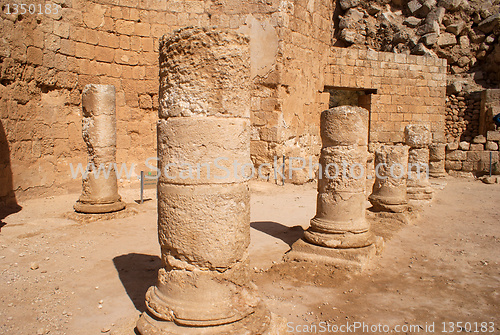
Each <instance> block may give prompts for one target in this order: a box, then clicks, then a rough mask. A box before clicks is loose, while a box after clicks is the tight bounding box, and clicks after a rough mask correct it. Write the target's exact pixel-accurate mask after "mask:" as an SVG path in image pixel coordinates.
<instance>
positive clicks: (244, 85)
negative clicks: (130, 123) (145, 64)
mask: <svg viewBox="0 0 500 335" xmlns="http://www.w3.org/2000/svg"><path fill="white" fill-rule="evenodd" d="M230 42H231V43H234V44H242V43H247V42H248V37H246V36H244V35H241V34H237V35H235V34H231V32H230V31H226V32H223V33H215V32H214V31H212V30H210V29H202V28H195V29H193V30H191V31H190V32H189V33H187V31H186V30H185V31H184V33H180V34H177V35H175V37H170V36H164V37H163V39H162V40H161V44H160V68H162V69H163V68H167V67H168V68H170V69H172V71H169V72H168V73H165V74H163V73H161V71H162V70H160V78H161V79H160V96H159V101H160V108H159V115H160V118H167V117H173V116H192V115H205V116H208V115H217V116H224V117H244V118H249V117H250V104H249V103H248V102H249V100H250V89H249V88H250V86H249V85H250V82H251V81H250V72H249V71H247V70H248V69H247V67H249V66H250V65H249V54H248V53H246V52H245V48H243V49H242V48H227V47H226V46H227V43H230ZM188 49H189V50H190V52H189V53H185V52H181V50H188ZM166 54H169V55H171V56H170V57H169V58H165V57H163V56H161V55H166ZM233 64H245V65H242V66H232V65H233ZM222 68H224V69H225V70H224V71H220V69H222ZM207 87H213V89H214V90H217V92H219V94H213V93H212V92H210V90H207Z"/></svg>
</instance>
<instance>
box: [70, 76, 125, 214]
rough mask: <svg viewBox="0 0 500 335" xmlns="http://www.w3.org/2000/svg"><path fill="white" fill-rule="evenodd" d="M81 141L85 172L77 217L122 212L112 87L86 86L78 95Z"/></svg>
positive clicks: (77, 205) (123, 206)
mask: <svg viewBox="0 0 500 335" xmlns="http://www.w3.org/2000/svg"><path fill="white" fill-rule="evenodd" d="M82 108H83V121H82V132H83V140H84V141H85V143H86V144H87V152H88V155H89V156H88V157H89V158H88V163H89V165H88V166H89V169H88V170H89V172H88V174H87V175H86V176H84V177H83V180H82V195H81V196H80V198H79V199H78V201H77V202H76V204H75V205H74V208H75V210H76V211H77V212H81V213H108V212H115V211H119V210H122V209H124V208H125V203H124V202H122V201H121V197H120V195H119V194H118V183H117V180H116V171H115V168H116V108H115V87H114V86H113V85H95V84H89V85H86V86H85V87H84V88H83V94H82Z"/></svg>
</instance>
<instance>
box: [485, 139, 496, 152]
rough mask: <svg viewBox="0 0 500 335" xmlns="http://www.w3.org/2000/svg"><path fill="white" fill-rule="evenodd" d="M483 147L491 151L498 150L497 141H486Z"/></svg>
mask: <svg viewBox="0 0 500 335" xmlns="http://www.w3.org/2000/svg"><path fill="white" fill-rule="evenodd" d="M485 149H486V150H493V151H495V150H498V143H497V142H493V141H488V142H486V145H485Z"/></svg>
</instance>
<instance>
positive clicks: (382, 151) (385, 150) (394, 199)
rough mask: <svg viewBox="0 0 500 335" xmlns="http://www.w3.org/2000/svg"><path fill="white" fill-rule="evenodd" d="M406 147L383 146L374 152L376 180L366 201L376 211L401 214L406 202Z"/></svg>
mask: <svg viewBox="0 0 500 335" xmlns="http://www.w3.org/2000/svg"><path fill="white" fill-rule="evenodd" d="M408 149H409V148H408V146H393V145H384V146H382V147H380V148H379V149H378V150H377V151H375V171H376V179H375V183H374V184H373V190H372V194H371V195H370V196H369V198H368V200H369V201H370V202H371V203H372V205H373V206H374V207H375V209H377V210H383V211H390V212H392V211H394V212H401V211H403V210H404V209H405V206H406V204H407V202H408V200H407V195H406V179H407V174H408V170H407V169H408Z"/></svg>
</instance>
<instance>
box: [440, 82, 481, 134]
mask: <svg viewBox="0 0 500 335" xmlns="http://www.w3.org/2000/svg"><path fill="white" fill-rule="evenodd" d="M480 110H481V92H470V93H468V92H464V91H462V92H459V93H458V94H456V95H455V94H450V95H449V96H447V97H446V141H447V142H454V141H460V140H464V141H469V142H470V141H471V140H472V138H473V137H475V136H477V135H479V115H480Z"/></svg>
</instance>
